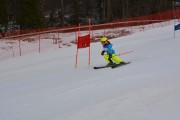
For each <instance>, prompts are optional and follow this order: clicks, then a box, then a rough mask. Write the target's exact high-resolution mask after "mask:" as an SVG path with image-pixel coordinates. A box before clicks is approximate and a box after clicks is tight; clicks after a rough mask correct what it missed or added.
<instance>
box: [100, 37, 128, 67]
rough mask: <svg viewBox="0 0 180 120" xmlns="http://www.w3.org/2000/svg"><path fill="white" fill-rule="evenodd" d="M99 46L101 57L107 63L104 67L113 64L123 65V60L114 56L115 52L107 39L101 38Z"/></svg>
mask: <svg viewBox="0 0 180 120" xmlns="http://www.w3.org/2000/svg"><path fill="white" fill-rule="evenodd" d="M101 44H102V45H103V51H102V52H101V55H104V59H105V60H106V62H107V63H108V64H107V65H106V66H113V65H114V64H125V62H123V60H121V59H120V58H119V57H117V56H116V54H115V50H114V49H113V48H112V44H111V43H110V42H109V41H108V39H107V37H102V38H101ZM105 52H106V53H107V54H104V53H105Z"/></svg>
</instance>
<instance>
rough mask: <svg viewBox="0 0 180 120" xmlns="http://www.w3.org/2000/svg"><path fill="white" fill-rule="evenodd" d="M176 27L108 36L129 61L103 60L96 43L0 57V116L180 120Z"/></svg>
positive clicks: (9, 119)
mask: <svg viewBox="0 0 180 120" xmlns="http://www.w3.org/2000/svg"><path fill="white" fill-rule="evenodd" d="M179 37H180V31H177V32H176V38H174V35H173V26H172V25H170V26H167V27H163V28H157V29H153V30H148V31H145V32H139V33H136V34H134V35H130V36H126V37H121V38H116V39H113V40H111V42H112V43H113V45H114V48H115V50H116V52H117V53H122V52H126V51H131V50H133V51H135V52H133V53H129V54H126V55H122V56H121V58H122V59H123V60H124V61H131V64H129V65H127V66H123V67H119V68H116V69H111V68H106V69H101V70H94V69H93V66H100V65H104V64H106V63H105V61H104V60H103V57H102V56H101V55H100V53H101V50H102V48H101V44H100V43H92V44H91V65H90V66H88V62H87V59H88V55H87V53H88V51H87V49H80V50H79V59H78V61H79V63H78V67H77V69H75V68H74V64H75V51H76V47H75V46H72V47H68V48H62V49H58V50H56V51H51V52H46V53H41V54H29V55H24V56H22V57H16V58H12V59H7V60H2V61H0V66H1V67H0V120H179V119H180V114H179V111H180V102H179V101H180V62H179V61H180V55H179V53H180V47H179V46H180V40H179Z"/></svg>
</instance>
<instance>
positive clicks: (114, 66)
mask: <svg viewBox="0 0 180 120" xmlns="http://www.w3.org/2000/svg"><path fill="white" fill-rule="evenodd" d="M130 63H131V62H126V63H125V64H119V65H113V66H111V68H117V67H120V66H124V65H127V64H130Z"/></svg>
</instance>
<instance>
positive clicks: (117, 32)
mask: <svg viewBox="0 0 180 120" xmlns="http://www.w3.org/2000/svg"><path fill="white" fill-rule="evenodd" d="M173 23H174V21H165V22H161V23H153V24H147V25H141V26H131V27H130V26H129V27H119V28H112V29H103V30H91V32H90V34H91V38H92V40H93V41H97V40H99V38H100V37H102V36H104V35H105V36H107V37H109V38H117V37H121V36H125V35H129V34H133V33H137V32H140V31H144V30H149V29H153V28H157V27H163V26H167V25H170V24H173ZM87 34H88V31H81V32H80V35H87ZM77 35H78V31H76V32H69V33H59V35H58V33H46V34H41V35H40V38H41V39H40V44H39V36H30V37H24V38H20V43H19V40H17V39H16V40H14V39H0V60H4V59H8V58H14V57H17V56H20V55H21V56H23V55H27V54H29V53H31V54H32V53H35V54H36V53H39V46H40V52H41V53H42V52H46V51H49V50H57V49H59V48H64V47H69V46H72V45H74V43H75V41H76V40H77ZM54 38H55V39H56V40H57V44H55V43H56V42H55V40H53V39H54ZM58 38H59V39H58ZM58 40H60V44H59V43H58V42H59V41H58Z"/></svg>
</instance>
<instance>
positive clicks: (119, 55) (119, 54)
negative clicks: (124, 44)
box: [116, 51, 134, 56]
mask: <svg viewBox="0 0 180 120" xmlns="http://www.w3.org/2000/svg"><path fill="white" fill-rule="evenodd" d="M131 52H134V51H128V52H123V53H120V54H116V56H120V55H124V54H128V53H131Z"/></svg>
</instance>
